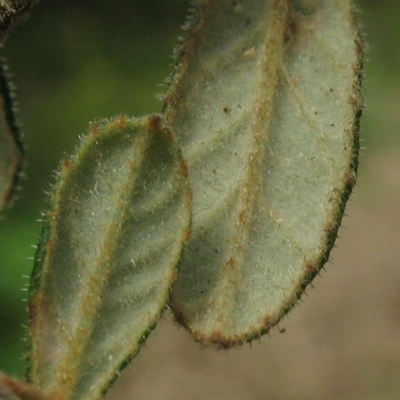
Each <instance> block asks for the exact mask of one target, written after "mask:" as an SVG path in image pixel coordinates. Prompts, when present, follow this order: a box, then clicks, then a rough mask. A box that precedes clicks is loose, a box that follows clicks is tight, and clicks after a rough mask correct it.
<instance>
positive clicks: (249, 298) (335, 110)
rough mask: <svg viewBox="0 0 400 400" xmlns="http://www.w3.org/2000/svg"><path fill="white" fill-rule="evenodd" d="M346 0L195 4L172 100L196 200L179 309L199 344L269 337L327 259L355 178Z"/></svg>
mask: <svg viewBox="0 0 400 400" xmlns="http://www.w3.org/2000/svg"><path fill="white" fill-rule="evenodd" d="M361 51H362V46H361V40H360V37H359V33H358V30H357V26H356V24H355V21H354V14H353V8H352V5H351V2H350V1H347V0H340V1H331V0H321V1H306V0H304V1H289V0H270V1H266V0H254V1H252V2H247V1H237V2H232V1H230V0H221V1H215V2H210V1H201V2H199V10H198V14H196V15H194V17H193V20H192V22H191V24H189V28H188V32H187V39H186V40H185V41H184V43H183V45H182V47H181V49H180V50H179V52H178V64H177V69H176V73H175V76H174V77H173V81H172V84H171V87H170V89H169V92H168V93H167V95H166V97H165V102H166V114H165V115H166V117H165V118H166V121H167V123H168V124H169V125H170V126H171V127H172V128H173V130H174V131H175V132H176V133H177V137H178V143H179V145H180V147H181V149H182V152H183V155H184V157H185V159H186V161H187V163H188V171H189V177H190V179H191V187H192V190H193V208H194V214H193V233H192V237H191V240H190V241H189V243H188V246H187V247H186V249H185V251H184V255H183V260H182V265H181V269H180V273H179V276H178V279H177V282H176V284H175V286H174V289H173V292H172V301H171V305H172V308H173V311H174V314H175V316H176V318H177V320H178V321H179V322H180V323H181V324H183V325H184V326H185V327H186V328H187V329H188V330H189V331H190V332H191V333H192V334H193V335H194V337H195V339H196V340H198V341H201V342H203V343H213V344H216V345H218V346H222V347H229V346H233V345H236V344H240V343H243V342H245V341H249V340H252V339H253V338H255V337H258V336H260V335H261V334H263V333H265V332H267V331H268V330H269V329H270V327H271V326H273V325H274V324H276V323H277V322H278V321H279V320H280V319H281V318H282V316H283V315H284V314H285V313H286V312H287V311H288V310H289V309H290V308H291V307H292V306H293V305H294V304H295V303H296V301H297V300H298V298H299V297H300V295H301V293H302V292H303V291H304V289H305V287H306V285H307V284H308V283H309V282H310V281H311V279H312V278H313V277H314V276H315V275H316V274H317V273H318V271H319V270H320V268H321V267H322V265H323V264H324V263H325V262H326V261H327V259H328V257H329V252H330V250H331V248H332V246H333V242H334V239H335V237H336V233H337V229H338V227H339V224H340V220H341V217H342V214H343V210H344V205H345V202H346V200H347V198H348V196H349V193H350V190H351V188H352V186H353V184H354V182H355V175H356V166H357V154H358V119H359V116H360V74H361Z"/></svg>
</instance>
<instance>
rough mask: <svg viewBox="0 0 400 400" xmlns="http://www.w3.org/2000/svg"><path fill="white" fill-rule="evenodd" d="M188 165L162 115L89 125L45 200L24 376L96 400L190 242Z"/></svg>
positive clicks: (154, 310) (147, 328) (140, 337)
mask: <svg viewBox="0 0 400 400" xmlns="http://www.w3.org/2000/svg"><path fill="white" fill-rule="evenodd" d="M190 204H191V193H190V191H189V188H188V184H187V176H186V164H185V163H184V162H183V160H182V158H181V155H180V152H179V150H178V148H177V146H176V142H175V140H174V137H173V135H172V133H171V131H169V130H167V129H165V128H163V127H162V126H161V122H160V117H158V116H151V117H148V118H144V119H140V120H127V119H126V118H125V117H120V118H117V119H115V120H113V121H111V122H109V123H105V124H94V125H93V126H92V127H91V128H90V132H89V134H88V135H87V136H86V137H85V138H84V139H83V141H82V143H81V146H80V147H79V149H78V151H77V153H76V154H75V156H73V157H72V158H71V159H70V160H66V161H65V162H64V164H63V166H62V168H61V171H60V172H59V175H58V178H57V182H56V185H55V188H54V190H53V192H52V195H51V202H50V210H49V212H48V213H47V216H46V219H45V224H44V229H43V234H42V238H41V242H40V245H39V248H38V251H37V255H36V260H35V261H36V265H35V269H34V273H33V276H32V281H31V294H30V305H29V310H30V325H29V330H30V334H31V340H32V350H31V354H30V371H29V378H30V381H32V382H33V383H34V384H36V385H37V386H38V387H39V388H41V389H42V390H43V391H44V392H45V393H46V394H48V395H49V396H51V398H54V399H57V400H70V399H73V400H92V399H99V398H100V397H101V395H102V393H103V392H104V391H105V390H106V389H107V388H108V386H109V384H110V382H111V381H112V380H113V379H115V378H116V377H117V375H118V373H119V370H120V369H121V368H122V367H123V366H124V365H126V363H127V362H128V361H129V360H130V359H131V358H132V357H133V356H134V355H136V353H137V352H138V351H139V349H140V347H141V345H142V344H143V342H144V340H145V339H146V337H147V336H148V335H149V333H150V332H151V331H152V329H153V328H154V326H155V324H156V322H157V320H158V319H159V317H160V315H161V313H162V311H163V310H164V308H165V305H166V302H167V300H168V296H169V292H170V286H171V284H172V282H173V280H174V278H175V275H176V266H177V263H178V260H179V258H180V255H181V252H182V247H183V244H184V243H185V240H186V238H187V237H188V235H189V223H190V213H191V207H190Z"/></svg>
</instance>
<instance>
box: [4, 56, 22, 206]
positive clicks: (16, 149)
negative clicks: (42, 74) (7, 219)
mask: <svg viewBox="0 0 400 400" xmlns="http://www.w3.org/2000/svg"><path fill="white" fill-rule="evenodd" d="M22 162H23V147H22V142H21V137H20V133H19V128H18V125H17V123H16V121H15V115H14V108H13V102H12V94H11V91H10V86H9V84H8V82H7V78H6V71H5V67H4V66H3V65H2V64H1V62H0V211H2V210H3V209H4V208H5V207H6V206H7V204H9V203H10V200H11V198H12V195H13V193H14V191H15V186H16V183H17V181H18V176H19V173H20V171H21V167H22Z"/></svg>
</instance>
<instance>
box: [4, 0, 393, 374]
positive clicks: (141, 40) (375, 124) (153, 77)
mask: <svg viewBox="0 0 400 400" xmlns="http://www.w3.org/2000/svg"><path fill="white" fill-rule="evenodd" d="M188 5H189V1H183V0H172V1H165V0H146V1H143V0H137V1H133V0H129V1H128V0H117V1H95V0H90V1H85V2H83V1H78V0H70V1H63V0H52V1H50V0H43V1H42V2H41V3H40V4H39V5H38V6H37V7H36V8H35V9H34V10H33V13H32V16H31V18H30V19H29V20H28V21H27V22H26V23H25V24H24V25H23V26H19V27H17V29H16V30H15V32H14V33H13V34H12V35H11V37H10V38H9V40H8V42H7V44H6V47H5V49H4V50H2V54H3V56H5V57H6V58H7V60H8V64H9V65H10V67H11V71H12V76H13V78H12V80H13V82H14V83H15V85H16V86H17V95H18V96H17V97H18V100H19V113H18V116H19V119H20V121H21V124H22V130H23V133H24V138H25V142H26V144H27V165H26V169H25V171H26V179H25V178H24V179H23V180H22V181H21V187H22V190H21V192H20V194H19V199H18V201H17V202H16V203H15V204H14V206H13V207H12V209H10V210H8V211H7V212H6V214H5V216H4V218H3V220H2V221H1V225H0V274H1V279H0V370H4V371H6V372H7V373H10V374H13V375H17V376H22V375H23V373H24V363H23V355H24V353H25V352H26V349H25V345H24V343H23V341H22V338H23V337H24V328H23V326H24V325H26V319H27V318H26V312H25V308H26V302H23V300H24V299H25V298H26V292H23V291H21V289H22V288H25V287H26V285H27V283H28V279H27V278H24V277H23V276H24V275H25V276H27V275H29V274H30V271H31V268H32V260H29V259H28V257H32V256H33V254H34V249H33V248H32V247H31V246H32V245H34V244H35V243H36V242H37V239H38V236H39V233H40V228H41V226H40V223H38V222H37V220H38V219H40V212H41V211H43V210H45V208H46V203H45V197H46V196H45V194H44V191H46V190H47V189H48V188H49V185H50V183H51V182H52V171H54V170H55V169H56V168H57V165H58V162H59V160H60V159H61V158H62V157H63V155H64V154H66V153H70V152H71V150H72V149H73V148H74V146H75V145H76V144H77V143H78V136H79V135H80V134H82V133H84V132H85V131H86V128H87V126H88V123H89V122H90V121H93V120H95V119H97V118H101V117H112V116H113V115H117V114H126V115H130V116H140V115H143V114H146V113H151V112H157V111H160V110H161V102H160V101H159V100H157V99H156V95H157V94H159V93H163V91H164V90H165V87H166V81H165V79H166V78H167V77H168V76H169V74H170V73H171V71H172V66H173V58H172V57H171V56H172V52H173V48H174V47H175V45H176V44H177V37H178V36H179V34H180V32H181V31H180V27H181V25H182V24H183V22H184V20H185V15H186V11H187V8H188ZM357 5H358V7H359V9H360V10H361V11H360V19H361V21H362V25H363V29H364V32H365V33H366V38H367V42H368V52H367V61H366V67H365V77H366V79H365V85H364V93H365V99H366V108H365V113H364V118H363V120H362V136H363V143H362V145H363V147H366V148H367V149H368V151H369V152H370V151H378V150H382V149H385V148H392V149H393V148H394V147H397V148H398V146H399V127H400V119H399V114H400V113H399V105H400V103H399V93H400V90H399V88H400V73H399V72H400V50H399V49H400V24H399V15H400V2H394V1H392V2H388V1H386V2H384V1H373V0H360V1H358V2H357Z"/></svg>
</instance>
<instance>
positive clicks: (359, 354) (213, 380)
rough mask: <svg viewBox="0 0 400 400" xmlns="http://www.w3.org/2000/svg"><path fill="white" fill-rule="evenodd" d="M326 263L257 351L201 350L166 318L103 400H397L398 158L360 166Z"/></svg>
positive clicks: (368, 159)
mask: <svg viewBox="0 0 400 400" xmlns="http://www.w3.org/2000/svg"><path fill="white" fill-rule="evenodd" d="M361 163H362V165H361V167H360V177H359V181H358V185H357V186H356V188H355V193H354V195H353V197H352V198H351V199H350V202H349V204H348V207H347V214H348V216H347V217H345V218H344V220H343V223H342V228H341V229H340V232H339V238H338V240H337V242H336V244H337V248H335V249H334V250H333V251H332V254H331V255H332V262H331V263H328V264H327V265H326V271H323V272H322V273H321V276H319V277H317V278H316V279H315V280H314V282H313V285H314V288H312V287H309V289H308V290H307V293H306V295H304V296H303V300H304V301H303V302H302V303H300V305H299V306H297V307H295V308H294V309H293V310H292V311H291V312H290V313H289V315H288V316H287V317H286V318H285V319H284V321H282V322H281V323H280V325H279V327H280V329H282V328H284V329H285V333H280V332H279V331H278V330H277V329H274V330H273V331H271V332H270V335H267V336H264V337H262V338H261V340H260V341H259V342H253V343H252V345H251V346H250V345H245V346H243V347H242V348H239V349H233V350H230V351H221V350H215V349H212V348H203V347H202V346H200V345H199V344H197V343H195V342H194V341H193V340H192V339H191V337H190V336H189V334H188V333H187V332H186V331H184V329H182V328H178V327H177V326H174V325H175V324H174V323H173V322H172V317H171V316H170V315H167V316H166V317H165V318H164V320H163V321H162V322H161V324H160V325H159V326H158V327H157V329H156V330H155V332H154V333H153V334H152V336H151V337H150V339H149V340H148V341H147V343H146V347H145V348H144V349H143V350H142V352H141V353H140V355H139V356H138V357H137V358H136V359H135V360H134V361H133V362H132V364H131V365H130V366H129V367H128V368H127V369H126V370H125V371H124V372H123V374H122V377H121V378H120V379H119V380H118V382H117V383H116V385H115V386H114V387H113V388H112V389H111V390H110V392H109V393H108V395H107V397H106V399H107V400H117V399H118V400H125V399H126V400H128V399H141V400H180V399H189V400H264V399H299V400H301V399H335V400H340V399H343V400H344V399H362V400H369V399H399V398H400V341H399V336H400V335H399V334H400V261H399V250H400V246H399V245H400V207H399V205H400V178H399V170H400V156H399V153H398V152H395V151H392V152H388V151H384V152H374V154H368V151H364V154H363V156H362V158H361Z"/></svg>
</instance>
